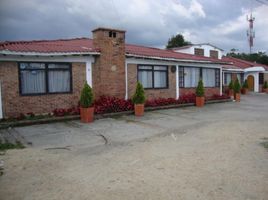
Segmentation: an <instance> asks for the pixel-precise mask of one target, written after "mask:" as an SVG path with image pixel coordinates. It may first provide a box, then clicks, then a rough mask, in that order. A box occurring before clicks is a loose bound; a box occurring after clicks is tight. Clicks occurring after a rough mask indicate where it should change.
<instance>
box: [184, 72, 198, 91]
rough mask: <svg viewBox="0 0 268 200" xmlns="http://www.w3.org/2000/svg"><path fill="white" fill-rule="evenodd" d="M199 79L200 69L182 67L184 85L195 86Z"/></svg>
mask: <svg viewBox="0 0 268 200" xmlns="http://www.w3.org/2000/svg"><path fill="white" fill-rule="evenodd" d="M199 79H200V69H199V68H197V67H184V87H196V86H197V85H198V81H199Z"/></svg>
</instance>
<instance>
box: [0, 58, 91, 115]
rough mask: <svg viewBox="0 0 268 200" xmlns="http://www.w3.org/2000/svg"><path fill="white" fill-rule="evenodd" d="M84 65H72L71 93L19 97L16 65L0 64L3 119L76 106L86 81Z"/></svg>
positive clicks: (10, 63)
mask: <svg viewBox="0 0 268 200" xmlns="http://www.w3.org/2000/svg"><path fill="white" fill-rule="evenodd" d="M85 74H86V66H85V63H72V77H73V78H72V79H73V93H71V94H48V95H37V96H21V95H20V94H19V78H18V64H17V63H16V62H0V80H1V89H2V104H3V105H2V107H3V114H4V117H16V116H18V115H19V114H20V113H23V114H26V113H28V112H34V113H37V114H41V113H50V112H52V111H53V109H55V108H70V107H72V106H76V105H77V104H78V101H79V97H80V92H81V90H82V87H83V84H84V82H85V81H86V75H85Z"/></svg>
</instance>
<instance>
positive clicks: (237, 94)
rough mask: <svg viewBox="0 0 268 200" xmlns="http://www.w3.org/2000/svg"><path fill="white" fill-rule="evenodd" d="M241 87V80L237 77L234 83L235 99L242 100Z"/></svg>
mask: <svg viewBox="0 0 268 200" xmlns="http://www.w3.org/2000/svg"><path fill="white" fill-rule="evenodd" d="M240 89H241V86H240V83H239V80H238V79H236V80H235V83H234V99H235V100H236V101H237V102H239V101H240Z"/></svg>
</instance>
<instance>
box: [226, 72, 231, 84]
mask: <svg viewBox="0 0 268 200" xmlns="http://www.w3.org/2000/svg"><path fill="white" fill-rule="evenodd" d="M231 80H232V74H230V73H225V74H224V85H229V83H230V82H231Z"/></svg>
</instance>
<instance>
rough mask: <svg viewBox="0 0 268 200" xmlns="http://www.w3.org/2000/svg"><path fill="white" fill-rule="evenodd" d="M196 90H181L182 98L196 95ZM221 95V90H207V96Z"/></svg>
mask: <svg viewBox="0 0 268 200" xmlns="http://www.w3.org/2000/svg"><path fill="white" fill-rule="evenodd" d="M195 90H196V89H195V88H180V96H183V95H188V94H195ZM214 94H217V95H220V88H205V96H212V95H214Z"/></svg>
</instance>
